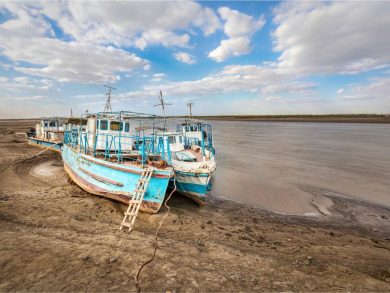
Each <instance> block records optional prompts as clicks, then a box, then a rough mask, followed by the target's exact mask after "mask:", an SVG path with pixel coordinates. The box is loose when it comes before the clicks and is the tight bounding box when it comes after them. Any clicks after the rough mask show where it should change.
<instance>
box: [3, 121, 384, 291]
mask: <svg viewBox="0 0 390 293" xmlns="http://www.w3.org/2000/svg"><path fill="white" fill-rule="evenodd" d="M30 125H31V124H30V123H29V122H28V121H27V122H26V121H20V122H18V123H15V121H14V122H13V123H0V235H1V237H0V291H135V283H134V275H135V273H136V271H137V270H138V268H139V266H140V265H141V264H142V263H143V262H144V261H146V260H147V259H148V258H149V257H150V256H151V253H152V243H153V236H154V233H155V231H156V228H157V225H158V222H159V221H160V219H161V218H162V216H163V214H164V213H163V211H162V212H160V213H158V214H156V215H148V214H141V215H140V216H139V218H138V219H137V222H136V225H135V229H134V230H133V231H132V233H130V234H128V233H125V232H123V231H119V229H118V228H119V223H120V221H121V220H122V215H123V212H124V211H125V209H126V207H125V206H124V205H123V204H120V203H116V202H113V201H111V200H107V199H104V198H100V197H97V196H93V195H89V194H88V193H86V192H84V191H82V190H81V189H80V188H78V187H77V186H76V185H74V184H72V183H69V182H68V178H67V176H66V174H65V172H64V171H63V169H62V167H61V160H60V156H59V155H58V154H57V153H54V152H48V153H46V154H43V155H40V156H39V157H37V158H34V159H31V160H26V161H23V162H20V161H21V159H22V158H26V157H29V156H31V155H33V154H34V153H37V152H38V151H40V150H41V149H37V148H35V147H33V146H29V145H28V144H27V142H26V139H25V138H24V137H22V136H19V135H16V134H15V133H17V132H22V131H24V130H25V129H27V128H28V127H29V126H30ZM18 162H19V163H18ZM305 188H306V189H307V192H309V193H310V194H311V195H312V196H313V198H314V201H313V205H317V207H320V208H319V209H320V211H322V212H320V213H319V215H318V216H316V217H310V216H306V217H305V216H293V215H282V214H277V213H272V212H270V211H266V210H263V209H259V208H254V207H250V206H248V205H243V204H239V203H235V202H232V201H229V200H224V199H221V198H218V197H214V198H212V199H211V200H210V201H209V203H208V205H207V206H205V207H202V208H199V207H198V206H197V205H196V204H194V203H192V202H191V201H189V200H187V199H186V198H184V197H181V196H179V195H175V196H174V197H173V198H172V200H171V201H170V202H169V205H170V206H171V214H170V215H169V217H168V218H167V220H166V222H165V224H164V225H163V227H162V230H161V234H160V240H159V249H158V251H157V255H156V259H155V261H154V262H152V263H151V264H150V265H148V266H147V267H146V268H145V269H144V271H143V272H142V274H141V277H140V285H141V288H142V290H144V291H159V292H163V291H165V290H170V291H172V290H176V291H186V292H198V291H218V292H220V291H286V290H294V291H298V290H301V291H346V290H349V291H382V292H383V291H389V290H390V266H389V264H390V227H389V218H390V210H389V209H388V208H387V207H385V206H381V205H379V204H377V203H374V202H371V203H368V202H365V201H362V200H361V199H359V198H349V197H340V196H338V195H337V194H332V193H331V192H329V193H328V194H327V196H328V198H331V199H332V204H329V202H327V201H326V200H325V201H324V199H323V196H317V195H318V194H319V192H321V191H318V190H316V189H315V188H312V187H305ZM242 192H245V191H242ZM316 210H317V209H316Z"/></svg>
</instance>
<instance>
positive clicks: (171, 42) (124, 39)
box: [41, 1, 220, 49]
mask: <svg viewBox="0 0 390 293" xmlns="http://www.w3.org/2000/svg"><path fill="white" fill-rule="evenodd" d="M41 9H42V11H43V13H45V14H46V15H47V16H48V17H50V18H52V19H54V20H56V21H57V22H58V25H59V26H60V27H61V28H62V29H63V30H64V32H65V33H66V34H68V35H70V36H72V37H73V38H74V39H75V40H78V41H87V42H92V43H98V44H102V43H103V44H115V45H116V46H137V47H138V48H141V49H144V48H145V47H147V46H149V45H152V44H162V45H163V46H166V47H169V46H179V47H182V46H187V43H188V41H189V35H188V34H183V33H177V32H175V31H179V30H187V29H189V28H191V27H197V28H199V29H201V30H202V31H203V33H204V34H205V35H209V34H212V33H214V32H215V31H216V30H217V29H218V28H219V27H220V22H219V19H218V17H217V16H216V14H215V13H214V12H213V11H212V10H211V9H210V8H204V7H202V6H201V5H200V4H198V3H196V2H192V1H156V2H153V4H152V5H151V3H150V2H147V1H146V2H142V1H116V2H115V5H114V4H113V3H112V2H110V1H99V2H94V3H93V5H92V3H91V2H89V1H66V2H54V3H44V4H42V5H41Z"/></svg>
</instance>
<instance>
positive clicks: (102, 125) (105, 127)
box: [99, 120, 109, 130]
mask: <svg viewBox="0 0 390 293" xmlns="http://www.w3.org/2000/svg"><path fill="white" fill-rule="evenodd" d="M99 121H100V122H99V129H100V130H108V124H109V123H108V120H99Z"/></svg>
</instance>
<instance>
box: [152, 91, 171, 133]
mask: <svg viewBox="0 0 390 293" xmlns="http://www.w3.org/2000/svg"><path fill="white" fill-rule="evenodd" d="M158 100H159V102H160V103H159V104H156V105H154V106H155V107H156V106H161V108H162V110H163V115H164V128H166V127H167V122H166V118H165V106H168V105H172V104H169V103H165V102H164V98H163V94H162V91H160V95H159V96H158Z"/></svg>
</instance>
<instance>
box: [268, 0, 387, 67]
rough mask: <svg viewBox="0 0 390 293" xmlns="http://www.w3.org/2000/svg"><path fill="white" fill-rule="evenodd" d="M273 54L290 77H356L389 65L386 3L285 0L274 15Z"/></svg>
mask: <svg viewBox="0 0 390 293" xmlns="http://www.w3.org/2000/svg"><path fill="white" fill-rule="evenodd" d="M274 13H275V17H274V22H275V23H276V24H277V28H276V29H275V31H274V32H273V40H274V44H275V46H274V49H275V50H276V51H277V52H281V55H280V57H279V59H278V62H279V67H280V69H283V70H286V71H290V72H291V73H302V74H316V73H323V74H328V73H347V74H352V73H358V72H362V71H367V70H372V69H377V68H382V67H386V66H389V64H390V42H389V41H388V39H389V27H390V17H389V15H390V5H389V3H388V2H386V1H371V2H355V1H326V2H319V1H314V2H313V1H311V2H307V1H304V2H302V1H301V2H296V1H288V2H284V3H282V4H281V5H279V6H278V7H277V8H276V9H275V10H274Z"/></svg>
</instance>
